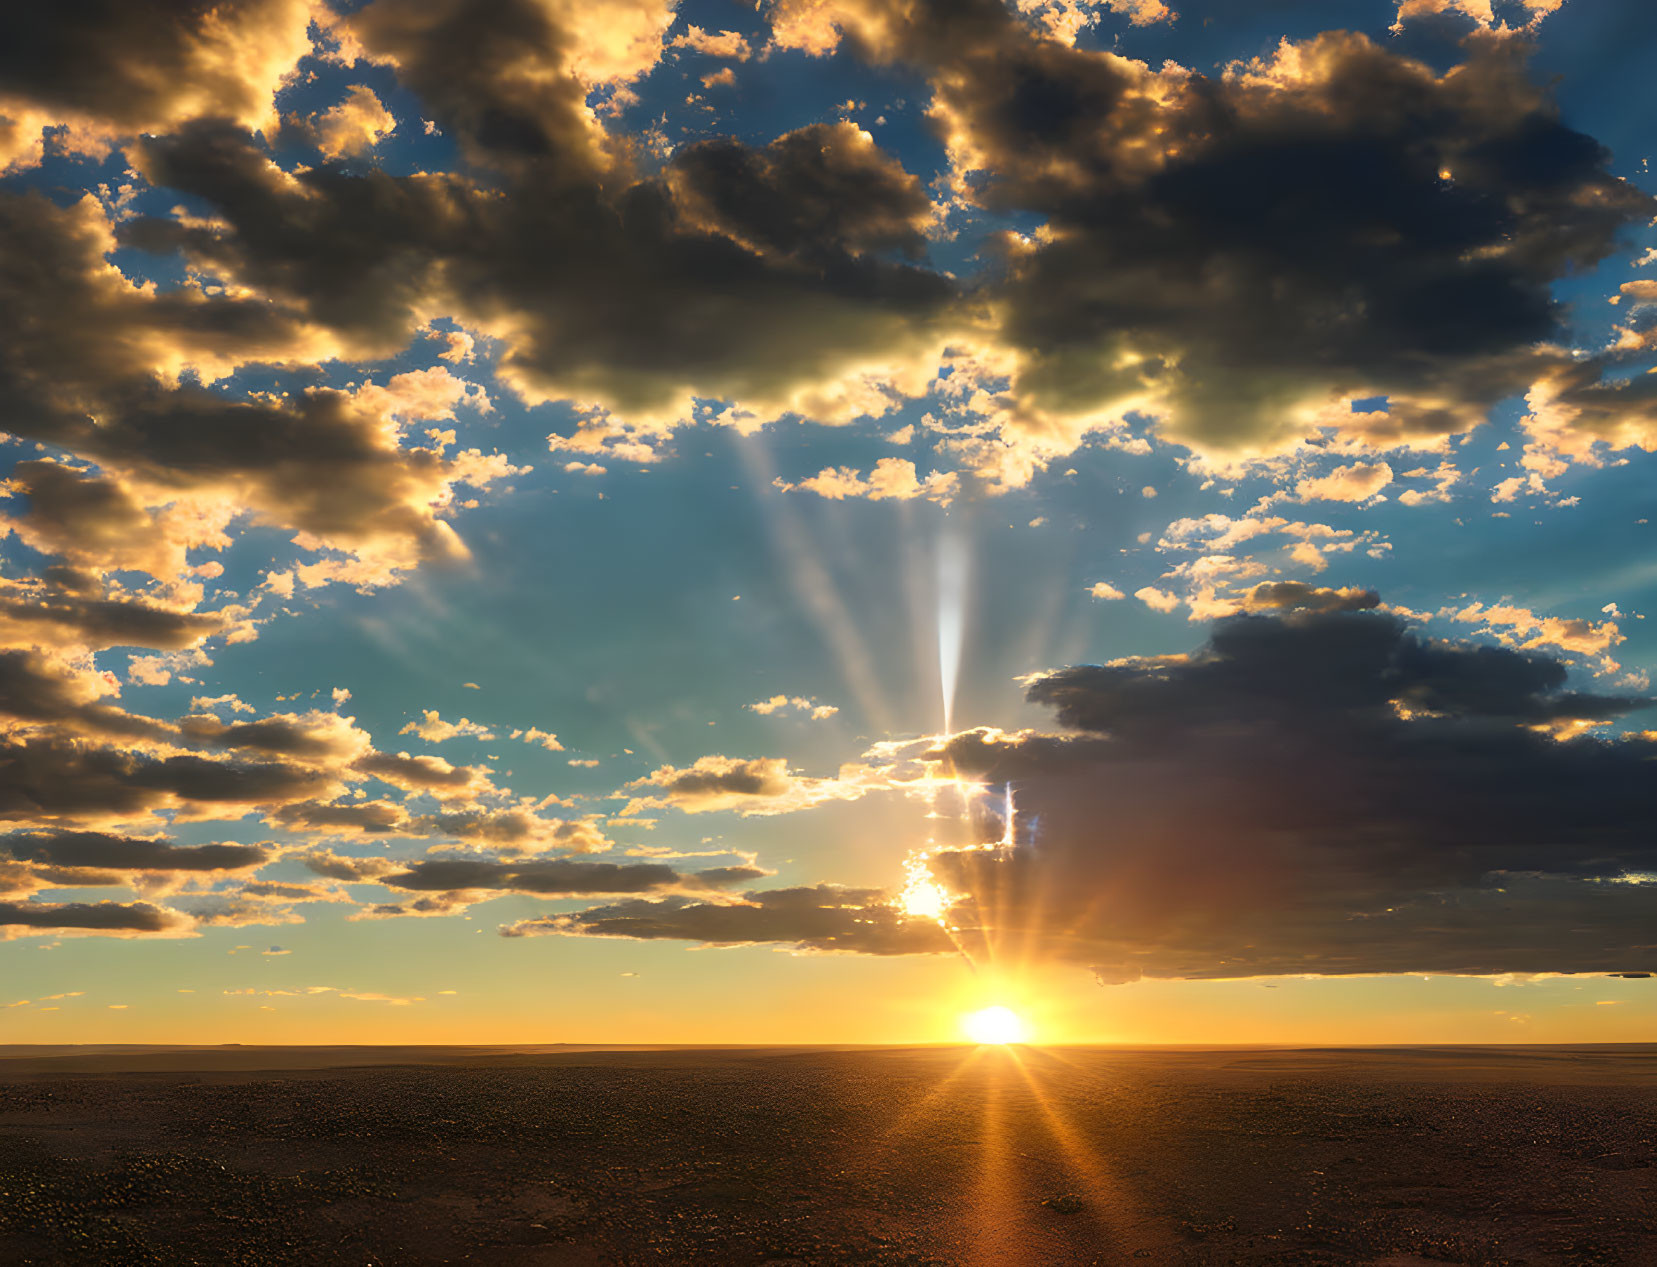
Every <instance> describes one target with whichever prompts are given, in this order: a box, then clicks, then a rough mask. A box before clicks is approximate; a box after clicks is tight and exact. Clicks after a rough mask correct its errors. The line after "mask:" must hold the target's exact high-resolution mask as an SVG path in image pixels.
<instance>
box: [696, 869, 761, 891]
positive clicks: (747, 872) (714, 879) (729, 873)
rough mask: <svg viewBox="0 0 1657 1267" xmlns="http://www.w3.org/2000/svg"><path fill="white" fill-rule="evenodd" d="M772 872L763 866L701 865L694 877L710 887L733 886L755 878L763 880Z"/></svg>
mask: <svg viewBox="0 0 1657 1267" xmlns="http://www.w3.org/2000/svg"><path fill="white" fill-rule="evenodd" d="M773 874H775V873H774V872H771V871H767V870H766V869H765V868H764V867H747V866H745V867H703V868H702V870H700V871H698V872H696V879H697V880H698V881H700V882H701V883H703V884H705V885H707V886H708V887H709V888H710V889H725V888H734V887H735V886H737V885H739V884H752V883H753V882H754V881H755V880H763V879H764V878H765V877H766V876H768V875H773Z"/></svg>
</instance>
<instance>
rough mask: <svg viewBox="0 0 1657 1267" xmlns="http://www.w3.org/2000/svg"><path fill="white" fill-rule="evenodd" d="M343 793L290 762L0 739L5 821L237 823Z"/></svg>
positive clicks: (332, 781)
mask: <svg viewBox="0 0 1657 1267" xmlns="http://www.w3.org/2000/svg"><path fill="white" fill-rule="evenodd" d="M339 790H340V784H339V783H338V781H337V779H336V776H335V775H334V774H332V773H330V772H328V771H325V770H320V769H316V768H314V767H311V766H307V765H296V764H292V763H289V762H283V761H249V760H245V759H242V758H239V757H209V756H203V755H199V754H196V753H177V754H174V755H169V756H151V755H149V754H147V753H143V752H138V751H131V750H120V749H115V748H104V747H91V746H87V745H83V744H79V743H76V742H73V741H72V740H67V739H59V738H53V737H46V736H31V737H27V738H23V739H0V821H10V822H17V821H37V822H40V821H43V822H53V823H57V822H63V823H69V822H96V821H100V820H127V819H133V818H138V817H142V816H144V815H147V814H152V813H155V812H157V811H160V810H163V809H177V810H180V811H183V812H184V813H185V815H186V816H188V817H196V818H200V817H216V818H223V817H231V818H238V817H240V816H241V815H242V814H243V813H245V812H246V811H247V810H249V809H253V808H255V807H257V806H261V805H277V804H281V803H283V802H287V801H295V800H306V799H313V798H315V797H318V796H323V797H327V796H331V795H333V794H335V793H337V792H338V791H339Z"/></svg>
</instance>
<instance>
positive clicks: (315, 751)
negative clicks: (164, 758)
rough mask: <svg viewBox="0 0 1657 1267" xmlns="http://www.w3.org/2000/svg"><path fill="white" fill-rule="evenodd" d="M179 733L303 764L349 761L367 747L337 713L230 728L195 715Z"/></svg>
mask: <svg viewBox="0 0 1657 1267" xmlns="http://www.w3.org/2000/svg"><path fill="white" fill-rule="evenodd" d="M179 729H180V731H181V732H182V733H183V734H184V735H185V737H186V738H189V739H193V740H195V741H196V742H197V743H206V744H213V745H215V746H217V747H221V748H241V749H246V750H248V751H252V752H258V753H268V754H270V755H271V756H281V757H294V758H297V759H299V760H302V761H348V760H350V759H351V758H353V757H355V756H356V755H357V754H358V753H360V752H362V751H363V750H364V749H365V748H367V747H368V746H369V739H368V734H367V733H366V732H365V731H362V730H359V729H357V727H356V726H354V725H352V724H351V722H350V720H349V719H347V718H344V717H341V716H339V715H338V714H337V713H322V712H313V713H307V714H305V715H303V716H300V715H296V714H293V713H286V714H278V715H276V716H274V717H266V718H264V719H262V720H260V721H251V722H232V723H230V724H229V725H226V724H225V723H224V722H222V721H220V720H219V719H218V718H217V717H213V716H210V715H207V714H197V715H195V716H191V717H186V718H184V719H183V720H181V721H180V722H179Z"/></svg>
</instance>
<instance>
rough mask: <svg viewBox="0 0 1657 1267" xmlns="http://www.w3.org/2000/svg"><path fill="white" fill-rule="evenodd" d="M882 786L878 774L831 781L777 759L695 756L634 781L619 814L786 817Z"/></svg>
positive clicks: (851, 769)
mask: <svg viewBox="0 0 1657 1267" xmlns="http://www.w3.org/2000/svg"><path fill="white" fill-rule="evenodd" d="M884 786H886V784H885V781H884V779H883V778H882V776H881V775H880V773H879V771H877V770H874V769H871V768H869V767H866V766H858V765H846V766H843V767H842V768H841V770H840V772H839V775H838V776H837V777H835V778H818V777H814V776H811V775H802V774H795V773H794V772H793V771H791V770H790V769H789V768H788V762H787V761H786V760H784V759H783V758H782V757H726V756H720V755H717V754H712V755H709V756H704V757H698V758H697V759H696V760H695V761H694V762H692V763H691V764H690V765H689V766H686V767H684V768H678V767H675V766H670V765H665V766H661V767H660V768H658V769H656V770H654V771H652V772H651V773H650V774H647V775H646V776H645V777H644V778H642V779H635V780H633V781H632V782H631V783H629V784H627V785H626V790H627V791H629V792H634V793H643V794H642V795H635V796H634V798H633V799H632V800H630V801H628V802H627V805H626V806H625V807H624V808H623V810H622V816H623V817H631V816H633V815H636V814H640V813H645V812H647V811H649V810H652V809H668V808H671V809H677V810H680V811H681V812H683V813H686V814H707V813H712V812H714V811H718V810H735V811H736V812H737V813H739V814H744V815H752V814H787V813H792V812H794V811H796V810H802V809H807V808H809V807H811V806H813V805H820V804H822V803H824V802H826V801H836V800H845V801H853V800H857V799H858V798H859V797H861V796H863V795H864V794H865V793H866V792H869V791H872V790H875V789H877V788H880V787H884Z"/></svg>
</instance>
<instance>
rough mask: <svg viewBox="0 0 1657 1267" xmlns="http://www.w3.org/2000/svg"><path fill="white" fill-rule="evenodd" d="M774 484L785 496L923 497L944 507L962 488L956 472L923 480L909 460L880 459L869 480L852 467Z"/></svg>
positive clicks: (841, 498)
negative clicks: (797, 491) (796, 493)
mask: <svg viewBox="0 0 1657 1267" xmlns="http://www.w3.org/2000/svg"><path fill="white" fill-rule="evenodd" d="M771 482H772V483H773V484H774V485H775V486H776V487H778V488H780V489H782V491H783V492H785V493H787V492H792V491H793V490H795V489H803V490H804V491H806V492H808V493H816V494H817V496H819V497H824V498H827V499H828V500H830V501H844V500H845V499H846V498H848V497H867V498H868V499H869V500H870V501H876V502H878V501H889V500H890V501H913V500H914V499H915V498H917V497H924V498H926V499H927V500H928V501H935V502H937V503H938V504H939V505H941V506H947V505H949V503H950V502H951V501H953V500H954V499H955V496H956V493H957V492H958V491H959V489H960V476H958V475H957V474H955V473H954V472H953V471H933V472H931V473H930V474H929V475H927V477H926V478H925V479H921V478H920V477H919V476H918V475H917V474H916V471H915V464H914V463H913V462H911V461H910V460H909V459H908V458H881V459H880V461H878V462H876V463H875V465H874V469H873V470H872V471H870V472H869V474H868V476H867V477H866V478H865V477H864V475H863V473H862V472H861V471H857V470H854V469H853V468H852V467H849V466H839V467H835V466H828V467H824V468H823V469H822V470H821V471H818V472H817V474H815V475H812V476H809V477H808V478H806V479H803V480H800V481H799V482H798V483H794V484H790V483H789V482H788V481H787V480H784V479H780V478H779V479H775V480H773V481H771Z"/></svg>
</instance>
